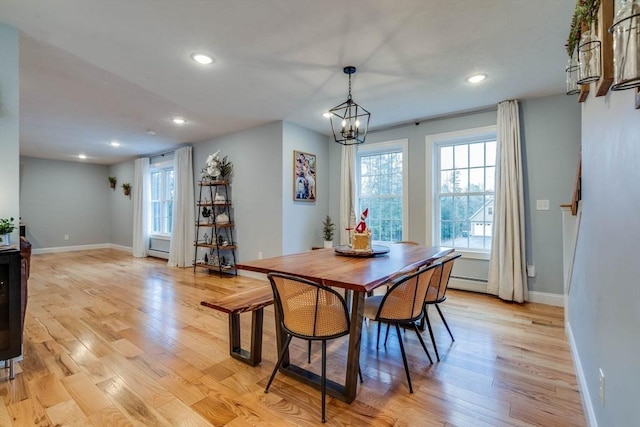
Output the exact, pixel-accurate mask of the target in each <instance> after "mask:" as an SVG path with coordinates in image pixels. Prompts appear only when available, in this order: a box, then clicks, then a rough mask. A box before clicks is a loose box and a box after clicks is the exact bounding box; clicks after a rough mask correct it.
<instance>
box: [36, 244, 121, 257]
mask: <svg viewBox="0 0 640 427" xmlns="http://www.w3.org/2000/svg"><path fill="white" fill-rule="evenodd" d="M91 249H116V250H119V251H125V252H129V253H131V252H133V249H132V248H130V247H127V246H122V245H114V244H113V243H97V244H93V245H75V246H58V247H53V248H38V249H34V250H33V251H32V253H33V254H34V255H36V254H52V253H56V252H74V251H89V250H91Z"/></svg>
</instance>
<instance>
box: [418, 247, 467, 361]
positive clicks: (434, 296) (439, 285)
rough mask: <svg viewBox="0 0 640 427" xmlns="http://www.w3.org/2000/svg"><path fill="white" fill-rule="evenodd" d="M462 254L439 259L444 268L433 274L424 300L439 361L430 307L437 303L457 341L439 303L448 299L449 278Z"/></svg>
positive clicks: (439, 312) (426, 316)
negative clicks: (454, 264)
mask: <svg viewBox="0 0 640 427" xmlns="http://www.w3.org/2000/svg"><path fill="white" fill-rule="evenodd" d="M461 256H462V254H454V255H449V256H447V257H444V258H442V259H440V260H439V263H440V264H441V265H442V268H441V269H440V271H439V272H438V273H436V274H434V275H433V276H432V278H431V281H430V282H429V289H428V290H427V296H426V298H425V300H424V320H426V322H427V327H428V328H429V336H431V342H432V343H433V349H434V350H435V352H436V359H438V362H439V361H440V354H439V353H438V346H437V345H436V340H435V337H434V336H433V329H432V328H431V322H430V321H429V310H428V308H429V306H430V305H435V307H436V310H438V314H439V315H440V318H441V319H442V323H444V326H445V327H446V328H447V332H449V336H450V337H451V340H452V341H455V338H453V334H452V333H451V329H450V328H449V325H448V324H447V321H446V320H445V319H444V315H443V314H442V311H441V310H440V307H439V306H438V304H440V303H441V302H444V301H445V300H446V299H447V288H448V287H449V278H450V277H451V270H453V263H454V262H455V260H456V259H458V258H460V257H461ZM423 329H424V328H423Z"/></svg>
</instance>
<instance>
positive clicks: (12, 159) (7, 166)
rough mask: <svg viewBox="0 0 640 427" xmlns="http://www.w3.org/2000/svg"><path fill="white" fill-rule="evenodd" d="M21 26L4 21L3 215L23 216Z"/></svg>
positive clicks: (0, 76) (0, 103)
mask: <svg viewBox="0 0 640 427" xmlns="http://www.w3.org/2000/svg"><path fill="white" fill-rule="evenodd" d="M18 58H19V57H18V30H17V29H16V28H14V27H12V26H10V25H6V24H3V23H1V22H0V218H7V219H8V218H11V217H13V218H14V220H15V224H16V230H15V231H14V232H13V233H12V239H14V240H13V241H14V242H17V238H18V227H17V224H18V221H19V218H20V195H19V194H20V193H19V189H20V175H19V169H18V163H19V162H18V158H19V148H20V142H19V139H18V135H19V113H20V103H19V92H20V91H19V85H18V84H19V74H18V63H19V60H18Z"/></svg>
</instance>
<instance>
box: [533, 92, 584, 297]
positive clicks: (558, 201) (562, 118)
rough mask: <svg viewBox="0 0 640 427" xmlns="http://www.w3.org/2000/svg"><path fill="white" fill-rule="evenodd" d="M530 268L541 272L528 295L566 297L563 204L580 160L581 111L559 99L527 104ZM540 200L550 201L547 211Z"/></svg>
mask: <svg viewBox="0 0 640 427" xmlns="http://www.w3.org/2000/svg"><path fill="white" fill-rule="evenodd" d="M521 115H522V120H521V126H522V132H523V140H524V146H523V163H524V169H525V171H524V176H525V182H524V189H525V209H526V212H527V215H526V219H525V220H526V232H527V248H526V249H527V263H528V264H534V265H535V266H536V277H533V278H529V280H528V283H529V289H531V290H535V291H539V292H549V293H562V292H563V289H562V286H563V285H562V284H563V272H562V211H561V209H560V208H559V206H560V205H562V204H567V203H570V202H571V198H572V196H573V189H574V186H575V180H576V172H577V168H578V160H579V158H580V125H579V123H580V107H579V104H578V103H577V102H576V99H575V97H572V96H567V95H556V96H550V97H544V98H538V99H532V100H528V101H525V102H523V103H522V108H521ZM536 200H549V207H550V209H549V210H548V211H538V210H536Z"/></svg>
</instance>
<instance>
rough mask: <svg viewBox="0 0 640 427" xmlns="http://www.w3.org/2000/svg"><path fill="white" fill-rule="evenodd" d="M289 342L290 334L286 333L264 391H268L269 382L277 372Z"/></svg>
mask: <svg viewBox="0 0 640 427" xmlns="http://www.w3.org/2000/svg"><path fill="white" fill-rule="evenodd" d="M290 342H291V335H287V340H286V341H285V342H284V345H283V346H282V350H281V351H280V354H279V355H278V362H277V363H276V366H275V367H274V368H273V372H272V373H271V377H270V378H269V382H267V386H266V387H265V389H264V392H265V393H269V387H270V386H271V383H272V382H273V379H274V378H275V376H276V372H278V369H280V365H282V359H284V351H285V350H286V349H287V348H289V343H290Z"/></svg>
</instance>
